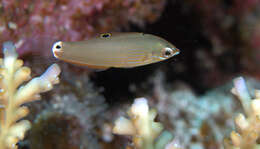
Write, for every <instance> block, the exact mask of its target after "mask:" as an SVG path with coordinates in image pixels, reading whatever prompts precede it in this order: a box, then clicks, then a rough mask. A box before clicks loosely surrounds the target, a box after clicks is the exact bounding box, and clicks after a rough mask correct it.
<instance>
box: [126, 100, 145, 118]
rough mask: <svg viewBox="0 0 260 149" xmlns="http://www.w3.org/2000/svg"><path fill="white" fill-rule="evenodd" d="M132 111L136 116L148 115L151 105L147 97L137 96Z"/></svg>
mask: <svg viewBox="0 0 260 149" xmlns="http://www.w3.org/2000/svg"><path fill="white" fill-rule="evenodd" d="M130 110H131V113H132V114H133V115H135V116H140V117H146V116H148V112H149V107H148V103H147V99H146V98H136V99H135V101H134V103H133V104H132V107H131V109H130Z"/></svg>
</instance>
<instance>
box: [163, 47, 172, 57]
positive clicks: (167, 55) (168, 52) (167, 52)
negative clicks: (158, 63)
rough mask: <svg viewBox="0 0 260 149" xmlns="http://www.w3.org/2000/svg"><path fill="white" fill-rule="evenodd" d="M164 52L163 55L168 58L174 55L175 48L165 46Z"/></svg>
mask: <svg viewBox="0 0 260 149" xmlns="http://www.w3.org/2000/svg"><path fill="white" fill-rule="evenodd" d="M162 52H163V53H162V56H163V57H164V58H168V57H170V56H172V55H173V50H172V49H171V48H164V49H163V51H162Z"/></svg>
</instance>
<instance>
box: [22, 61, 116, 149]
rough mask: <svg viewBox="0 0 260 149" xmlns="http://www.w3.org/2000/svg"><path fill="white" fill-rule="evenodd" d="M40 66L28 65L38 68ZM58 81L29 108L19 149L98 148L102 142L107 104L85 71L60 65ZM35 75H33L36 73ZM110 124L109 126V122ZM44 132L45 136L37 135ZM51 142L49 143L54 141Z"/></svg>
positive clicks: (106, 118)
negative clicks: (57, 84)
mask: <svg viewBox="0 0 260 149" xmlns="http://www.w3.org/2000/svg"><path fill="white" fill-rule="evenodd" d="M39 65H42V64H37V63H34V64H31V67H33V68H36V67H38V69H36V70H37V72H40V70H41V69H42V68H40V67H39ZM60 67H61V68H62V70H63V72H62V74H61V78H62V81H61V82H60V85H59V86H57V88H56V89H55V90H53V91H52V92H49V93H46V94H45V95H44V96H43V97H42V99H43V100H41V101H39V102H38V103H32V104H30V105H31V106H30V109H31V111H33V112H31V113H30V115H29V116H28V119H30V120H31V121H32V127H31V129H30V130H29V131H28V133H27V135H26V137H25V139H24V141H23V142H21V144H22V145H21V147H24V148H31V149H33V148H37V149H54V148H55V149H72V148H73V149H80V148H93V149H100V148H102V143H103V142H105V141H104V140H105V139H103V138H102V137H103V136H102V135H103V134H102V132H101V129H102V128H103V126H104V123H105V122H106V121H108V122H111V120H110V118H111V117H109V116H107V115H106V113H108V111H107V104H106V103H105V98H104V97H103V96H102V95H101V94H100V91H102V89H100V88H97V87H96V86H95V85H94V84H93V83H92V82H91V80H89V76H88V72H87V71H80V72H77V71H73V70H71V68H70V69H69V67H68V65H65V64H60ZM37 72H36V73H37ZM111 123H112V122H111ZM41 132H45V133H41ZM54 136H55V139H49V138H50V137H54Z"/></svg>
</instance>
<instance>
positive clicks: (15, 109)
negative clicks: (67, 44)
mask: <svg viewBox="0 0 260 149" xmlns="http://www.w3.org/2000/svg"><path fill="white" fill-rule="evenodd" d="M3 51H4V59H1V60H0V64H1V68H0V76H1V78H0V87H1V90H2V92H1V93H0V105H1V107H0V149H11V148H16V143H17V142H18V141H19V140H21V139H23V137H24V133H25V132H26V130H28V129H29V128H30V123H29V121H27V120H21V121H19V120H20V119H22V118H24V117H25V116H26V115H27V114H28V113H29V109H28V108H27V107H24V106H21V105H22V104H24V103H27V102H30V101H34V100H37V99H39V93H42V92H46V91H49V90H51V89H52V87H53V85H54V84H57V83H58V82H59V78H58V75H59V74H60V68H59V66H58V65H57V64H53V65H51V66H50V67H49V68H48V69H47V70H46V72H45V73H44V74H42V75H41V76H40V77H36V78H34V79H32V80H31V81H30V82H29V83H27V84H25V85H23V86H20V85H21V84H22V83H24V82H25V81H28V80H29V79H30V78H31V77H30V72H31V70H30V68H28V67H24V66H22V65H23V61H22V60H19V59H17V56H18V55H17V53H16V51H15V47H14V45H13V44H12V43H11V42H6V43H4V47H3Z"/></svg>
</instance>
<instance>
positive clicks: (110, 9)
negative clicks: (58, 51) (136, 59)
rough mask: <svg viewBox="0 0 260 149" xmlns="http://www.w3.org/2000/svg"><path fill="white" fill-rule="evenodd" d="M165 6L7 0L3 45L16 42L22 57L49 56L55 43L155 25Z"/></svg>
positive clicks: (105, 0)
mask: <svg viewBox="0 0 260 149" xmlns="http://www.w3.org/2000/svg"><path fill="white" fill-rule="evenodd" d="M164 4H165V0H89V1H85V0H54V1H41V0H12V1H9V0H3V1H2V3H1V4H0V12H1V13H0V43H2V42H3V41H5V40H13V41H16V43H17V45H19V48H18V52H19V54H20V55H22V54H25V53H27V52H36V53H42V54H43V53H45V55H47V54H46V52H47V51H48V50H49V48H50V45H51V43H52V42H53V41H55V40H66V41H75V40H83V39H87V38H89V37H91V36H93V35H95V34H97V33H102V32H108V31H116V30H117V31H119V30H120V29H122V28H126V27H127V26H128V24H129V22H131V23H135V24H139V25H141V26H142V25H144V23H145V22H150V23H151V22H154V21H155V20H156V19H157V18H158V17H159V16H160V14H161V12H162V10H163V7H164ZM3 35H4V36H3ZM35 45H37V46H35ZM40 45H43V46H40ZM48 45H49V46H48ZM46 46H48V47H46ZM33 50H35V51H33Z"/></svg>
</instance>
